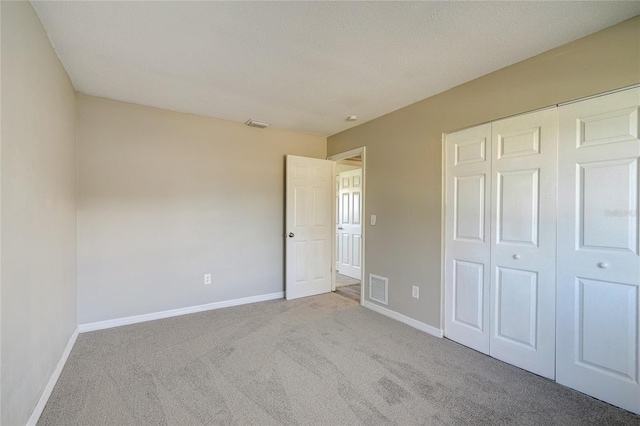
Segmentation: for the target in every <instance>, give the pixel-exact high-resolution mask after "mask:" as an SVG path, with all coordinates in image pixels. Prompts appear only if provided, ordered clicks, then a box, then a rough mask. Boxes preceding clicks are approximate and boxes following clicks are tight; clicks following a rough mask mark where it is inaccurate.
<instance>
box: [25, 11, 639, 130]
mask: <svg viewBox="0 0 640 426" xmlns="http://www.w3.org/2000/svg"><path fill="white" fill-rule="evenodd" d="M32 3H33V5H34V7H35V9H36V12H37V13H38V16H39V17H40V19H41V21H42V23H43V25H44V27H45V29H46V31H47V33H48V34H49V38H50V39H51V41H52V43H53V45H54V47H55V49H56V51H57V52H58V56H59V57H60V59H61V60H62V63H63V64H64V67H65V68H66V70H67V72H68V73H69V76H70V78H71V80H72V82H73V84H74V86H75V88H76V90H78V91H79V92H82V93H86V94H89V95H95V96H103V97H106V98H111V99H117V100H121V101H126V102H133V103H138V104H143V105H150V106H155V107H159V108H164V109H169V110H173V111H181V112H189V113H194V114H201V115H208V116H213V117H219V118H223V119H228V120H234V121H240V122H244V121H246V120H247V119H249V118H254V119H257V120H261V121H267V122H269V123H272V125H273V126H274V127H278V128H281V129H288V130H294V131H298V132H303V133H309V134H315V135H321V136H328V135H332V134H334V133H337V132H339V131H341V130H344V129H347V128H349V127H353V126H355V125H357V124H360V123H362V122H365V121H368V120H371V119H373V118H375V117H378V116H380V115H383V114H386V113H388V112H391V111H393V110H396V109H398V108H401V107H403V106H406V105H409V104H411V103H414V102H416V101H418V100H420V99H424V98H427V97H429V96H432V95H434V94H436V93H439V92H442V91H444V90H447V89H449V88H451V87H453V86H456V85H458V84H461V83H463V82H466V81H469V80H472V79H474V78H476V77H479V76H481V75H484V74H487V73H489V72H491V71H494V70H497V69H500V68H502V67H505V66H507V65H510V64H513V63H515V62H518V61H521V60H523V59H525V58H528V57H530V56H533V55H536V54H538V53H541V52H543V51H545V50H548V49H551V48H553V47H556V46H559V45H561V44H564V43H567V42H569V41H572V40H575V39H577V38H580V37H583V36H585V35H587V34H590V33H593V32H596V31H598V30H600V29H602V28H605V27H608V26H610V25H613V24H616V23H618V22H620V21H622V20H624V19H627V18H630V17H632V16H634V15H637V14H639V13H640V2H635V1H631V2H610V1H607V2H565V1H560V2H548V1H547V2H453V1H451V2H257V3H256V2H89V1H82V2H32ZM349 115H357V116H358V121H355V122H348V121H346V118H347V116H349Z"/></svg>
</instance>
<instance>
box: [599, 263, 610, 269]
mask: <svg viewBox="0 0 640 426" xmlns="http://www.w3.org/2000/svg"><path fill="white" fill-rule="evenodd" d="M608 267H609V264H608V263H607V262H600V263H598V268H601V269H607V268H608Z"/></svg>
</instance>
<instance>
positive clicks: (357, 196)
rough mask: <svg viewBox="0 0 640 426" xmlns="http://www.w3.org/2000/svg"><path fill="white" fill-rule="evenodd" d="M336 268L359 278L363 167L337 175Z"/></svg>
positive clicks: (349, 275) (347, 274)
mask: <svg viewBox="0 0 640 426" xmlns="http://www.w3.org/2000/svg"><path fill="white" fill-rule="evenodd" d="M338 183H339V191H338V200H339V209H338V221H337V222H338V229H337V238H338V246H339V247H338V248H339V250H338V259H337V260H338V271H340V274H342V275H346V276H348V277H351V278H355V279H358V280H359V279H361V277H362V275H361V274H362V267H361V263H362V262H361V256H362V254H361V253H362V169H355V170H349V171H347V172H342V173H340V174H339V175H338Z"/></svg>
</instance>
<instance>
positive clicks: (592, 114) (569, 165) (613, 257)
mask: <svg viewBox="0 0 640 426" xmlns="http://www.w3.org/2000/svg"><path fill="white" fill-rule="evenodd" d="M639 106H640V89H633V90H627V91H624V92H620V93H615V94H611V95H607V96H602V97H599V98H594V99H589V100H586V101H582V102H577V103H574V104H570V105H566V106H563V107H561V108H560V109H559V112H560V118H559V120H560V126H559V131H560V149H559V175H560V176H559V219H560V220H559V223H558V353H557V380H558V382H559V383H562V384H564V385H566V386H569V387H572V388H575V389H577V390H579V391H582V392H585V393H587V394H589V395H592V396H594V397H596V398H599V399H602V400H604V401H607V402H610V403H612V404H614V405H617V406H620V407H622V408H626V409H627V410H630V411H633V412H635V413H640V387H639V385H638V379H639V377H638V371H639V369H640V365H639V360H638V341H639V339H640V335H639V334H638V318H639V314H640V313H639V312H638V286H639V284H640V258H639V257H638V198H639V193H638V186H639V185H638V159H639V158H640V140H639V139H638V126H639V117H638V107H639Z"/></svg>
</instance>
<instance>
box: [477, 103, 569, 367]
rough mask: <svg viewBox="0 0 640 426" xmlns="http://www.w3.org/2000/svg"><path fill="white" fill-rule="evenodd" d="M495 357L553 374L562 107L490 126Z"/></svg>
mask: <svg viewBox="0 0 640 426" xmlns="http://www.w3.org/2000/svg"><path fill="white" fill-rule="evenodd" d="M491 133H492V147H491V152H492V156H493V161H492V186H491V188H492V196H491V198H492V203H491V206H492V209H491V211H492V213H491V215H492V220H491V223H492V227H491V320H490V322H491V344H490V347H491V350H490V354H491V356H493V357H495V358H498V359H501V360H503V361H505V362H508V363H510V364H513V365H515V366H518V367H520V368H523V369H525V370H528V371H531V372H533V373H536V374H539V375H541V376H544V377H547V378H550V379H553V378H555V349H556V347H555V326H556V325H555V312H556V303H555V302H556V195H557V170H556V166H557V110H556V109H555V108H553V109H548V110H543V111H538V112H533V113H529V114H524V115H520V116H516V117H511V118H507V119H504V120H500V121H496V122H494V123H492V125H491Z"/></svg>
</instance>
